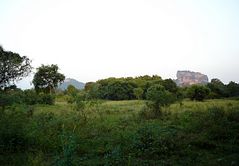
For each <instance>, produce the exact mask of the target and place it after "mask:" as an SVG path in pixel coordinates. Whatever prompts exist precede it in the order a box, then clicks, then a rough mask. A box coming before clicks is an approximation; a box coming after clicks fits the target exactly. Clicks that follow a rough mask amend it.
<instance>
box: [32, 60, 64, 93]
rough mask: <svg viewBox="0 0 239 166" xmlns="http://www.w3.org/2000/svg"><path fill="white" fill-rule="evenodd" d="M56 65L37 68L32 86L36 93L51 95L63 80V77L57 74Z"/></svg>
mask: <svg viewBox="0 0 239 166" xmlns="http://www.w3.org/2000/svg"><path fill="white" fill-rule="evenodd" d="M58 69H59V68H58V66H57V65H53V64H52V65H42V66H41V67H39V68H37V72H36V74H35V75H34V78H33V81H32V82H33V84H34V87H35V89H36V91H37V92H45V93H50V94H51V93H52V92H54V90H55V88H57V86H58V85H59V84H60V83H62V82H63V81H64V80H65V76H64V75H63V74H61V73H59V72H58Z"/></svg>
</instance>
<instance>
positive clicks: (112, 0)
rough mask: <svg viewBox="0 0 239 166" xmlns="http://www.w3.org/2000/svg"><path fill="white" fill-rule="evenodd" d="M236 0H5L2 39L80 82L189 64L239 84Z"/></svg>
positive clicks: (171, 73) (172, 74)
mask: <svg viewBox="0 0 239 166" xmlns="http://www.w3.org/2000/svg"><path fill="white" fill-rule="evenodd" d="M238 9H239V1H238V0H200V1H199V0H40V1H39V0H0V45H2V47H3V48H4V49H5V50H7V51H13V52H17V53H19V54H20V55H21V56H27V57H29V58H30V59H31V60H32V65H33V67H34V68H35V69H34V70H33V73H32V74H31V76H30V77H28V78H25V79H24V80H23V81H21V82H19V83H18V85H19V86H20V87H21V88H27V87H29V85H30V82H31V80H32V76H33V75H34V72H35V71H36V68H37V67H39V66H40V65H41V64H45V65H47V64H57V65H58V66H59V68H60V72H61V73H63V74H64V75H65V76H66V77H67V78H74V79H77V80H79V81H81V82H89V81H96V80H98V79H103V78H108V77H128V76H140V75H146V74H147V75H155V74H156V75H159V76H161V77H162V78H164V79H165V78H173V79H175V78H176V72H177V71H178V70H190V71H196V72H201V73H203V74H206V75H208V77H209V79H212V78H219V79H220V80H222V81H223V82H224V83H228V82H229V81H235V82H239V60H238V59H239V10H238Z"/></svg>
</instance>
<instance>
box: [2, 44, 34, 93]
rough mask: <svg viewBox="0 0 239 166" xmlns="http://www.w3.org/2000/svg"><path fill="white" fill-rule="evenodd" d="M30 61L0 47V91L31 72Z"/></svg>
mask: <svg viewBox="0 0 239 166" xmlns="http://www.w3.org/2000/svg"><path fill="white" fill-rule="evenodd" d="M31 69H32V67H31V61H30V59H29V58H27V57H26V56H20V55H19V54H17V53H14V52H11V51H5V50H4V49H3V48H2V47H1V46H0V89H5V88H7V87H9V86H11V85H12V84H15V81H17V80H21V79H22V78H23V77H26V76H28V74H29V73H30V72H31Z"/></svg>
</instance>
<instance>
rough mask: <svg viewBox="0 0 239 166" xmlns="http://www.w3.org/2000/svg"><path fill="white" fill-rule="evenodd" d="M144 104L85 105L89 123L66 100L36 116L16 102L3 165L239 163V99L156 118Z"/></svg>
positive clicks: (0, 131) (7, 123) (193, 105)
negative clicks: (30, 114)
mask: <svg viewBox="0 0 239 166" xmlns="http://www.w3.org/2000/svg"><path fill="white" fill-rule="evenodd" d="M144 106H145V102H144V101H101V102H98V103H97V104H95V105H88V106H86V107H85V109H84V112H85V114H86V116H87V119H86V121H87V122H85V119H84V118H83V117H82V116H78V115H77V111H75V110H74V106H73V105H72V104H67V103H66V102H64V101H61V102H56V104H55V105H52V106H50V105H47V106H46V105H35V106H34V108H33V109H34V113H33V114H32V116H28V111H27V107H22V106H18V105H17V106H15V107H14V108H11V109H8V110H7V111H5V112H4V113H3V114H1V115H0V152H1V153H0V162H1V165H19V163H20V165H238V164H239V102H238V101H235V100H208V101H205V102H191V101H183V103H182V104H179V103H176V104H173V105H171V106H170V107H166V108H163V109H162V114H161V116H159V117H153V116H151V115H150V112H149V111H148V110H147V108H146V107H144ZM149 115H150V116H149ZM10 156H12V157H10Z"/></svg>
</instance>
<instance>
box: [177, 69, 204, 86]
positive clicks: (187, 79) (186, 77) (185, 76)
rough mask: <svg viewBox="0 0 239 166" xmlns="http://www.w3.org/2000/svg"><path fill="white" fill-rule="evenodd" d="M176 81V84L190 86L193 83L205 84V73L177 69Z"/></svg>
mask: <svg viewBox="0 0 239 166" xmlns="http://www.w3.org/2000/svg"><path fill="white" fill-rule="evenodd" d="M176 83H177V85H178V86H190V85H193V84H207V83H208V77H207V75H204V74H201V73H199V72H192V71H178V72H177V80H176Z"/></svg>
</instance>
